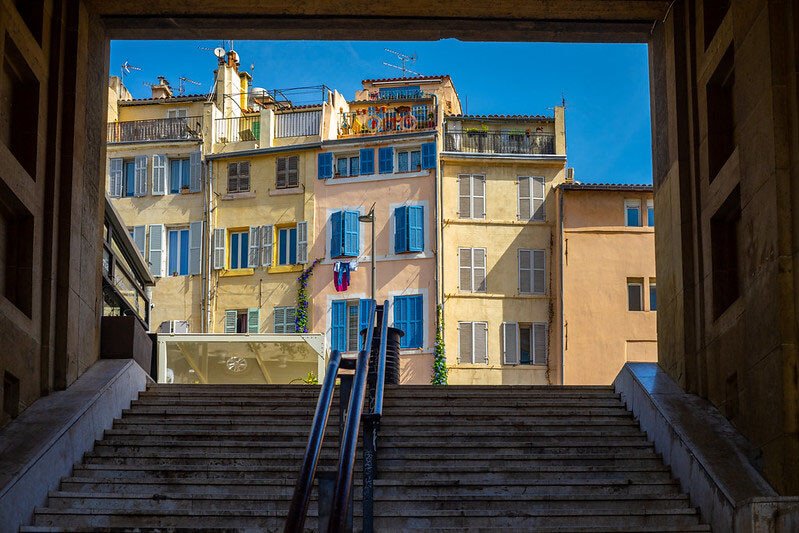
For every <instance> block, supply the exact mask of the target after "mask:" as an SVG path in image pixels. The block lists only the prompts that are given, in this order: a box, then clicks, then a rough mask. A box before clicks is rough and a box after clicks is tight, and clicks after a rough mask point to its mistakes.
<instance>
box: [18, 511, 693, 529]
mask: <svg viewBox="0 0 799 533" xmlns="http://www.w3.org/2000/svg"><path fill="white" fill-rule="evenodd" d="M278 514H279V513H278V512H276V511H263V510H261V511H243V510H231V511H227V512H218V511H213V510H206V509H192V510H191V511H187V510H169V511H162V510H157V509H146V510H142V511H127V510H119V511H116V510H115V511H107V512H104V513H102V514H99V513H96V512H94V511H92V510H90V509H50V508H39V509H37V512H36V518H35V524H34V525H37V526H60V527H65V528H70V529H71V528H73V527H92V526H94V527H98V526H99V527H111V526H114V527H128V528H132V527H140V526H144V527H152V524H153V522H156V523H158V525H159V526H160V527H161V528H173V527H183V528H195V527H196V526H197V524H198V523H201V524H202V527H204V528H226V529H230V528H245V529H246V528H251V529H252V530H253V531H256V530H258V529H261V530H267V531H271V530H275V531H278V530H281V529H282V525H283V521H284V518H283V517H281V516H278ZM308 515H309V516H308V520H307V521H306V524H305V527H306V528H307V529H314V528H315V523H316V520H315V509H313V506H311V508H310V509H309V513H308ZM356 521H357V516H356ZM619 524H624V525H625V526H626V527H627V528H636V527H652V528H658V529H656V530H663V529H664V528H666V527H672V528H683V529H679V530H684V529H685V528H686V527H692V526H696V525H698V517H697V515H696V512H695V511H694V510H693V509H687V508H677V509H660V510H651V511H650V510H646V511H634V510H623V511H618V510H608V511H602V510H592V511H588V512H581V511H580V510H569V511H563V512H562V511H558V510H550V511H547V510H544V511H540V512H539V511H526V510H515V511H505V510H497V511H495V510H483V509H468V510H452V511H436V512H435V514H433V515H424V514H422V513H414V512H413V510H410V509H406V510H405V512H403V513H396V514H387V513H381V514H379V515H376V516H375V528H376V529H378V530H380V531H385V530H393V531H400V530H402V531H404V530H407V529H425V530H429V529H431V528H436V527H446V528H450V529H452V528H458V529H471V528H475V527H482V528H492V529H493V528H500V527H514V528H525V529H528V530H529V528H535V529H536V531H538V530H539V528H540V527H547V528H553V530H561V531H572V530H575V529H576V528H585V527H593V528H603V527H604V528H612V529H614V530H618V528H619Z"/></svg>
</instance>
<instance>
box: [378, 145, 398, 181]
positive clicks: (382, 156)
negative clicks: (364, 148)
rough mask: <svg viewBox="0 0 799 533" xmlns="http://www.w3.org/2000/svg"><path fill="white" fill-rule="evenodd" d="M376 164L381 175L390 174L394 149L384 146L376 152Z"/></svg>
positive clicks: (392, 166)
mask: <svg viewBox="0 0 799 533" xmlns="http://www.w3.org/2000/svg"><path fill="white" fill-rule="evenodd" d="M377 157H378V164H379V166H380V173H381V174H391V173H392V172H394V148H392V147H391V146H384V147H383V148H380V149H378V151H377Z"/></svg>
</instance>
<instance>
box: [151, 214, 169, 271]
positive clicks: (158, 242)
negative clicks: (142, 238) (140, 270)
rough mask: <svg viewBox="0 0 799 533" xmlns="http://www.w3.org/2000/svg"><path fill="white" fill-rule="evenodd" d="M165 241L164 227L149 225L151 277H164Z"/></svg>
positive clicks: (161, 225)
mask: <svg viewBox="0 0 799 533" xmlns="http://www.w3.org/2000/svg"><path fill="white" fill-rule="evenodd" d="M165 241H166V239H165V238H164V225H163V224H150V273H151V274H152V275H153V276H163V275H164V270H165V269H166V254H165V253H164V242H165Z"/></svg>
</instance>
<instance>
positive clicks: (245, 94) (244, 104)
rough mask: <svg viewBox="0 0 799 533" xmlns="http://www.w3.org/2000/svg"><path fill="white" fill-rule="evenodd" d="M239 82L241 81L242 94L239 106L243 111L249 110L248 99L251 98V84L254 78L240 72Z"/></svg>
mask: <svg viewBox="0 0 799 533" xmlns="http://www.w3.org/2000/svg"><path fill="white" fill-rule="evenodd" d="M239 80H241V85H240V87H241V92H240V93H239V105H240V106H241V108H242V109H247V108H248V107H249V103H248V101H247V100H248V99H249V96H250V82H251V81H252V76H250V75H249V74H248V73H247V72H239Z"/></svg>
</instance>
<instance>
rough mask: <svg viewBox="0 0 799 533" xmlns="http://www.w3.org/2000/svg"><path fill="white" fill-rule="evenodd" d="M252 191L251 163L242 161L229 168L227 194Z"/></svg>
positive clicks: (231, 164) (230, 165)
mask: <svg viewBox="0 0 799 533" xmlns="http://www.w3.org/2000/svg"><path fill="white" fill-rule="evenodd" d="M249 190H250V162H249V161H241V162H239V163H230V164H229V165H228V166H227V192H229V193H236V192H247V191H249Z"/></svg>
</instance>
